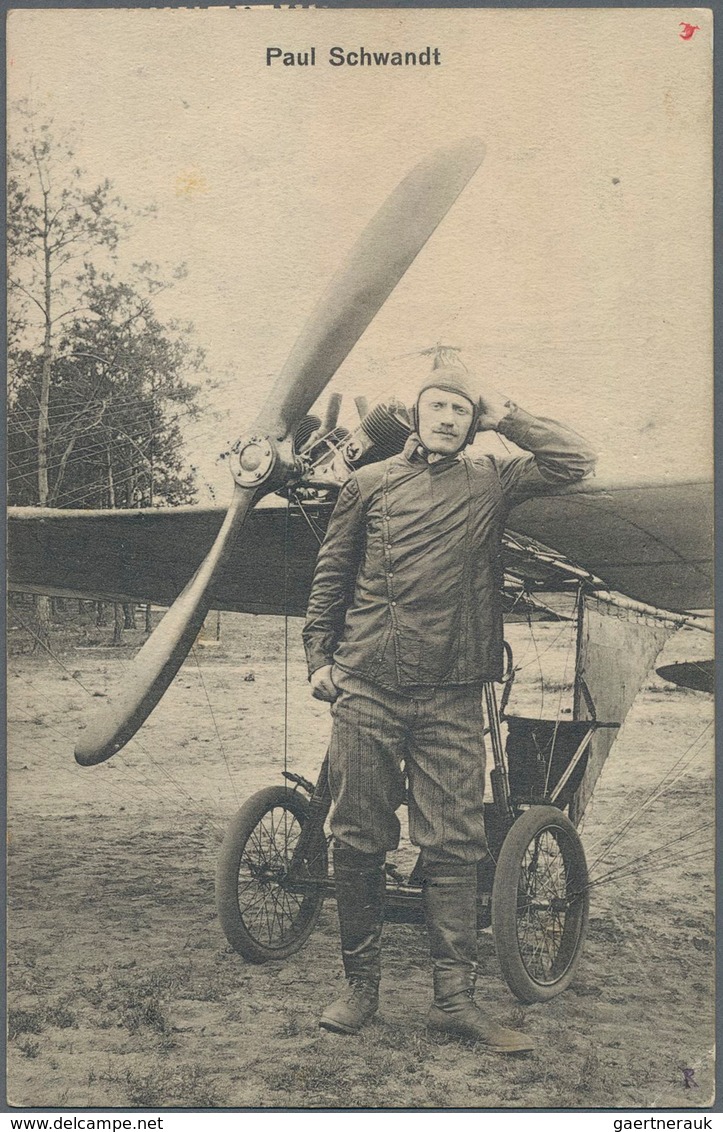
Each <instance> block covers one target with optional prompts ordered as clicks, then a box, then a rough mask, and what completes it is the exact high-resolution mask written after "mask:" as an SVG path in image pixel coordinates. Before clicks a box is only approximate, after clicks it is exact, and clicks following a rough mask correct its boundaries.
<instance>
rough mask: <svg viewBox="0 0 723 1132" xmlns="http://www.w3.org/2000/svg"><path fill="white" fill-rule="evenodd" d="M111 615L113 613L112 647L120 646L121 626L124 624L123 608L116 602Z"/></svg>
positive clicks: (121, 638) (121, 642)
mask: <svg viewBox="0 0 723 1132" xmlns="http://www.w3.org/2000/svg"><path fill="white" fill-rule="evenodd" d="M113 613H114V618H113V644H114V645H122V644H123V624H124V618H123V606H122V605H120V604H119V603H118V602H116V603H115V605H114V606H113Z"/></svg>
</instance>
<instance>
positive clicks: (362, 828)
mask: <svg viewBox="0 0 723 1132" xmlns="http://www.w3.org/2000/svg"><path fill="white" fill-rule="evenodd" d="M333 679H334V682H335V683H336V684H337V687H338V688H339V697H338V699H337V700H336V702H335V703H334V704H333V705H332V709H331V710H332V716H333V727H332V735H331V742H330V746H329V783H330V787H331V794H332V800H333V809H332V814H331V831H332V833H333V835H334V837H335V838H336V839H337V841H339V842H341V843H342V844H344V845H348V846H350V847H351V848H353V849H356V850H358V851H359V852H361V853H378V852H382V851H390V850H394V849H396V848H397V846H398V845H399V835H400V823H399V819H398V818H397V815H396V811H397V809H398V808H399V806H400V805H401V803H402V802H403V801H404V798H405V773H406V780H407V791H406V798H407V804H408V810H409V836H410V840H411V841H412V843H413V844H415V845H418V846H419V847H420V848H422V849H423V850H424V852H425V857H426V858H427V859H428V860H430V861H431V860H436V861H438V862H441V863H443V862H445V861H449V862H450V863H468V864H471V863H472V862H476V861H479V860H481V859H482V858H483V857H484V856H485V855H486V852H487V843H486V840H485V831H484V815H483V805H482V798H483V794H484V783H485V751H484V740H483V728H484V721H483V714H482V704H481V695H482V690H481V688H480V686H479V685H453V686H450V687H437V688H433V689H427V690H425V694H424V698H415V697H412V696H403V695H399V694H398V693H397V692H394V691H391V690H390V689H388V688H382V687H381V686H379V685H376V684H372V683H370V682H369V681H368V680H363V679H361V678H360V677H357V676H354V675H352V674H351V673H348V672H344V671H343V670H342V669H339V668H338V667H337V666H334V669H333ZM402 764H403V766H404V769H402Z"/></svg>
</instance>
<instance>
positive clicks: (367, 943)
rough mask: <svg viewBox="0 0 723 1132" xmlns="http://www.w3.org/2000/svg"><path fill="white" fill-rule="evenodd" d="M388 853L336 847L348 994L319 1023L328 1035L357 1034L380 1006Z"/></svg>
mask: <svg viewBox="0 0 723 1132" xmlns="http://www.w3.org/2000/svg"><path fill="white" fill-rule="evenodd" d="M384 857H385V854H384V853H374V854H369V853H359V852H357V850H356V849H350V848H348V847H347V846H335V848H334V887H335V889H336V906H337V910H338V913H339V926H340V928H341V956H342V961H343V963H344V973H345V974H346V981H347V989H346V992H345V993H344V994H343V995H341V996H340V997H339V998H337V999H336V1000H335V1001H334V1002H332V1004H331V1005H330V1006H327V1008H326V1010H325V1011H324V1013H323V1014H322V1016H321V1018H320V1019H319V1025H320V1026H323V1027H324V1029H325V1030H334V1031H335V1032H337V1033H340V1034H356V1033H358V1031H359V1030H361V1028H362V1026H363V1025H364V1024H365V1023H366V1022H368V1021H369V1019H370V1018H371V1017H372V1016H373V1015H374V1014H375V1013H376V1011H377V1009H378V1007H379V981H380V978H381V938H382V925H383V923H384V892H385V887H386V877H385V874H384Z"/></svg>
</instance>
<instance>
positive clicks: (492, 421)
mask: <svg viewBox="0 0 723 1132" xmlns="http://www.w3.org/2000/svg"><path fill="white" fill-rule="evenodd" d="M479 403H480V414H479V423H478V425H477V427H478V429H479V430H480V431H482V430H483V429H487V428H497V425H498V424H499V423H500V421H501V420H502V418H503V417H506V416H507V414H508V413H509V411H510V407H511V406H512V401H510V400H509V398H508V397H506V396H505V394H504V393H499V392H498V391H497V390H496V389H493V388H492V387H491V386H489V385H486V386H484V387H483V388H482V389H481V390H480V398H479Z"/></svg>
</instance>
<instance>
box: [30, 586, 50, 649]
mask: <svg viewBox="0 0 723 1132" xmlns="http://www.w3.org/2000/svg"><path fill="white" fill-rule="evenodd" d="M34 605H35V629H36V633H37V637H38V638H39V639H36V640H35V641H34V643H33V652H35V650H36V649H37V648H38V647H39V646H40V642H41V641H43V642H46V641H47V640H48V638H49V636H50V598H49V597H46V596H45V594H36V595H35V601H34Z"/></svg>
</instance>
